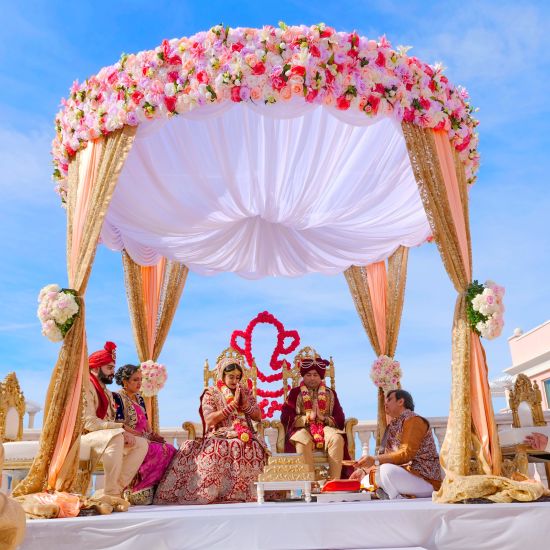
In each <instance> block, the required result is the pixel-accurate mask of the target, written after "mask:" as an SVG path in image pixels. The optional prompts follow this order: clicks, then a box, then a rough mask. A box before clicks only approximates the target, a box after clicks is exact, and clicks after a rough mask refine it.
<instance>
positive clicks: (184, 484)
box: [155, 357, 267, 504]
mask: <svg viewBox="0 0 550 550" xmlns="http://www.w3.org/2000/svg"><path fill="white" fill-rule="evenodd" d="M216 369H217V380H216V385H215V386H214V387H210V388H207V389H206V390H204V392H203V394H202V396H201V405H200V408H199V413H200V416H201V419H202V425H203V433H204V437H203V438H202V439H197V440H194V441H185V442H184V443H183V445H182V446H181V447H180V449H179V451H178V454H177V455H176V458H175V459H174V461H173V462H172V465H171V466H170V468H169V469H168V470H167V471H166V474H165V476H164V478H163V479H162V481H161V482H160V485H159V486H158V490H157V492H156V494H155V504H212V503H219V502H248V501H254V500H255V499H256V490H255V487H254V482H255V481H257V480H258V475H259V474H260V473H262V471H263V468H264V466H265V463H266V461H267V448H266V445H265V442H264V441H262V440H261V438H259V437H258V436H257V435H256V433H255V431H254V427H253V425H252V421H261V419H262V413H261V411H260V408H259V407H258V405H257V404H256V399H255V397H254V395H253V393H252V391H251V390H250V389H248V388H247V387H246V386H245V385H244V384H242V383H241V378H242V375H243V366H242V365H241V364H238V363H237V362H236V360H235V359H234V358H231V357H224V358H223V359H221V360H220V361H219V362H218V364H217V365H216Z"/></svg>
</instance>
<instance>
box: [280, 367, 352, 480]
mask: <svg viewBox="0 0 550 550" xmlns="http://www.w3.org/2000/svg"><path fill="white" fill-rule="evenodd" d="M328 364H329V362H328V361H327V360H326V359H321V358H320V357H316V358H314V359H310V358H307V359H303V360H302V363H301V365H300V374H301V375H302V380H301V382H300V385H299V386H298V387H297V388H293V389H292V390H290V393H289V394H288V398H287V400H286V401H285V403H284V405H283V408H282V411H281V423H282V424H283V426H284V428H285V452H287V453H293V452H296V453H299V454H302V455H303V457H304V461H305V463H306V464H307V465H308V466H309V469H310V470H311V471H314V470H315V468H314V463H313V451H314V449H318V450H325V451H326V452H327V455H328V465H329V475H330V478H331V479H340V476H341V474H342V459H343V458H346V459H349V455H348V452H347V448H346V440H345V435H344V424H345V416H344V411H343V410H342V407H341V406H340V402H339V401H338V396H337V395H336V392H335V391H334V390H331V389H330V388H327V387H326V386H325V383H324V378H325V372H326V368H327V366H328Z"/></svg>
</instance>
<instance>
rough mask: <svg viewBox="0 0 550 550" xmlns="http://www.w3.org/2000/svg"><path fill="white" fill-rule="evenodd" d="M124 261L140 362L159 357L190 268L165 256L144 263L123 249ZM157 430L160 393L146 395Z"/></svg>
mask: <svg viewBox="0 0 550 550" xmlns="http://www.w3.org/2000/svg"><path fill="white" fill-rule="evenodd" d="M122 264H123V266H124V279H125V285H126V296H127V298H128V309H129V311H130V318H131V320H132V330H133V332H134V340H135V343H136V350H137V354H138V358H139V360H140V362H143V361H147V360H149V359H152V360H153V361H156V360H157V359H158V357H159V355H160V352H161V351H162V347H163V345H164V342H165V340H166V336H167V335H168V331H169V329H170V326H171V325H172V321H173V318H174V315H175V313H176V309H177V307H178V303H179V300H180V297H181V294H182V292H183V288H184V286H185V281H186V279H187V274H188V269H187V267H186V266H184V265H183V264H179V263H177V262H171V261H167V260H166V259H165V258H162V259H161V260H160V261H159V263H158V264H157V265H154V266H140V265H138V264H136V263H135V262H134V261H133V260H132V258H130V256H129V255H128V254H127V253H126V251H123V253H122ZM145 406H146V408H147V415H148V417H149V421H150V424H151V427H152V429H153V430H155V431H158V430H159V427H160V422H159V414H158V401H157V397H156V396H155V397H147V398H145Z"/></svg>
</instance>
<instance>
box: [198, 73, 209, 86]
mask: <svg viewBox="0 0 550 550" xmlns="http://www.w3.org/2000/svg"><path fill="white" fill-rule="evenodd" d="M197 80H198V81H199V82H200V83H201V84H208V73H207V72H206V71H199V72H198V73H197Z"/></svg>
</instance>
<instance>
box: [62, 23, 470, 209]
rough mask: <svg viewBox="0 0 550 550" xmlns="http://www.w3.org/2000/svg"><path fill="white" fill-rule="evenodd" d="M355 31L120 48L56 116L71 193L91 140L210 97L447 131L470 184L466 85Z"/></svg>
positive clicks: (283, 28)
mask: <svg viewBox="0 0 550 550" xmlns="http://www.w3.org/2000/svg"><path fill="white" fill-rule="evenodd" d="M409 49H410V48H407V47H401V46H400V47H397V48H396V49H393V48H392V46H391V44H390V43H389V42H388V40H387V39H386V37H385V36H382V37H381V38H379V39H378V40H377V41H376V40H369V39H368V38H365V37H362V36H359V35H358V34H357V33H356V32H351V33H348V32H336V31H335V30H334V29H333V28H331V27H329V26H327V25H325V24H323V23H320V24H318V25H313V26H311V27H307V26H305V25H301V26H287V25H285V24H284V23H280V24H279V28H275V27H272V26H265V27H263V28H260V29H252V28H230V27H224V26H222V25H216V26H214V27H212V28H211V29H210V30H208V31H204V32H199V33H197V34H195V35H194V36H191V37H188V38H179V39H173V40H164V41H163V42H162V44H161V45H160V46H158V47H156V48H155V49H154V50H148V51H142V52H139V53H137V54H130V55H127V54H122V56H121V57H120V60H119V61H118V62H117V63H115V64H114V65H111V66H109V67H104V68H103V69H101V70H100V71H99V73H98V74H97V75H95V76H91V77H90V78H88V79H86V81H85V82H83V83H78V82H76V81H75V82H74V84H73V85H72V87H71V89H70V95H69V97H68V98H67V99H64V100H62V110H61V111H60V112H59V113H58V114H57V116H56V119H55V128H56V136H55V139H54V141H53V144H52V155H53V163H54V179H55V180H56V181H57V184H58V187H57V191H58V192H59V193H60V195H61V197H62V199H63V200H65V197H66V193H67V177H68V166H69V161H70V159H71V158H72V157H73V156H74V155H75V154H76V153H77V152H78V151H80V150H81V149H83V148H84V147H86V145H87V143H88V142H89V141H91V140H95V139H97V138H99V137H101V136H107V135H109V134H110V133H112V132H114V131H115V130H118V129H120V128H122V127H123V126H124V125H129V126H137V125H139V124H140V123H141V122H144V121H146V120H151V119H156V118H169V117H172V116H175V115H178V114H181V113H186V112H189V111H191V110H193V109H195V108H198V107H201V106H203V105H208V104H212V103H221V102H225V101H232V102H234V103H239V102H246V103H252V104H262V105H271V104H273V103H277V102H281V101H282V102H285V101H289V100H290V99H292V98H293V97H297V98H301V99H302V100H304V101H305V102H307V103H314V104H318V105H324V106H329V107H330V106H332V107H334V108H336V109H339V110H349V109H355V110H358V111H359V112H361V113H363V114H364V115H365V116H367V117H376V116H378V115H386V116H392V117H395V119H396V120H397V121H399V122H401V121H405V122H409V123H412V124H415V125H417V126H420V127H422V128H432V129H434V130H443V131H445V132H447V134H448V136H449V139H450V141H451V143H452V144H453V146H454V148H455V149H456V151H458V153H459V156H460V158H461V159H462V161H463V162H464V167H465V171H466V178H467V180H468V182H469V183H473V182H474V180H475V177H476V176H475V174H476V171H477V169H478V167H479V154H478V151H477V144H478V136H477V133H476V130H475V129H476V126H477V125H478V121H477V120H476V119H475V118H474V117H473V113H474V109H473V107H471V106H470V104H469V103H468V93H467V92H466V90H465V89H464V88H462V87H460V86H453V85H452V84H451V83H450V82H449V80H448V79H447V77H446V76H445V75H444V74H443V67H442V66H441V65H439V64H436V65H434V66H431V65H428V64H426V63H424V62H423V61H421V60H420V59H418V58H416V57H414V56H409V55H408V53H407V52H408V50H409Z"/></svg>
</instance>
